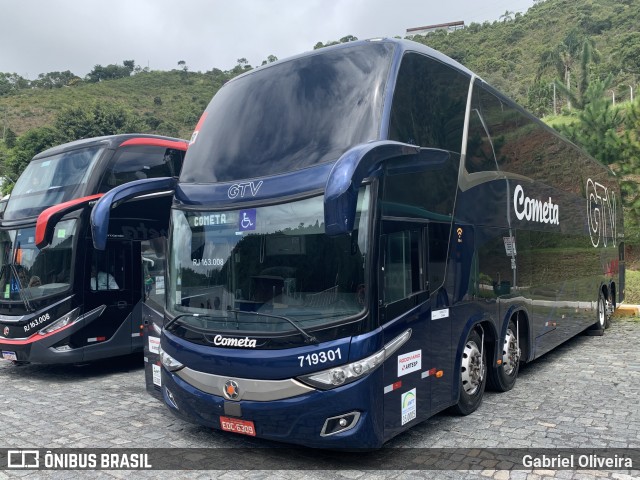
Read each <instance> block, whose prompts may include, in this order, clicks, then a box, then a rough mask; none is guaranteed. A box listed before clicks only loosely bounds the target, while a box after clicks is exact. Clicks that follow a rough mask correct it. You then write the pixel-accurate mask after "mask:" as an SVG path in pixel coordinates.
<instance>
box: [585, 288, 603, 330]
mask: <svg viewBox="0 0 640 480" xmlns="http://www.w3.org/2000/svg"><path fill="white" fill-rule="evenodd" d="M608 321H609V320H608V318H607V303H606V301H605V299H604V295H603V293H602V291H600V292H599V293H598V304H597V305H596V323H594V324H593V325H592V326H591V327H589V328H588V329H587V330H586V331H585V333H586V334H587V335H589V336H592V337H599V336H601V335H604V329H605V328H607V322H608Z"/></svg>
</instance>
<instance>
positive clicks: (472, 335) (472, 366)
mask: <svg viewBox="0 0 640 480" xmlns="http://www.w3.org/2000/svg"><path fill="white" fill-rule="evenodd" d="M486 373H487V361H486V352H485V349H484V348H483V345H482V339H481V338H480V335H479V334H478V332H477V331H476V330H471V331H470V332H469V336H468V337H467V341H466V342H465V344H464V348H463V349H462V357H461V358H460V377H459V382H460V398H459V400H458V403H457V404H456V405H454V406H453V410H454V412H456V413H459V414H460V415H469V414H470V413H473V412H475V411H476V410H477V409H478V407H479V406H480V404H481V403H482V396H483V394H484V389H485V385H486V382H487V375H486Z"/></svg>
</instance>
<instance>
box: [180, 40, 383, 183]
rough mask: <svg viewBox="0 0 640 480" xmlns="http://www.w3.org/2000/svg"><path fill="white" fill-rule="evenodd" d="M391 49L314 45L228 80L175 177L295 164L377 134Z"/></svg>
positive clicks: (217, 176) (189, 179) (239, 173)
mask: <svg viewBox="0 0 640 480" xmlns="http://www.w3.org/2000/svg"><path fill="white" fill-rule="evenodd" d="M393 48H394V46H393V45H391V44H389V43H384V42H369V43H360V44H358V45H355V46H350V47H343V48H337V49H328V50H326V51H322V50H321V51H319V52H317V53H314V54H311V55H306V56H303V57H299V58H294V59H292V60H290V61H285V62H282V63H277V64H274V65H270V66H267V67H265V68H260V69H257V70H256V71H254V72H252V73H251V74H249V75H246V76H244V77H242V78H238V79H237V80H233V81H231V82H229V83H228V84H227V85H225V86H224V87H223V88H222V89H220V91H219V92H218V93H217V94H216V96H215V97H214V98H213V100H212V101H211V103H210V104H209V106H208V107H207V110H206V112H205V115H206V119H205V121H204V123H203V125H202V126H201V130H200V132H199V135H198V136H197V139H196V141H195V143H193V144H192V145H191V146H190V147H189V150H188V152H187V157H188V160H187V161H186V162H185V166H184V169H183V171H182V175H181V177H180V181H181V182H185V183H210V182H220V181H233V180H237V179H244V178H254V177H260V176H265V175H273V174H277V173H282V172H288V171H292V170H298V169H301V168H305V167H309V166H312V165H317V164H320V163H324V162H329V161H335V160H337V159H338V158H339V157H340V155H342V154H343V153H344V152H345V151H347V150H348V149H349V148H351V147H354V146H356V145H358V144H361V143H364V142H368V141H371V140H376V139H378V138H379V131H380V123H381V117H382V105H383V101H384V91H385V84H386V81H387V75H388V72H389V66H390V64H391V59H392V55H393Z"/></svg>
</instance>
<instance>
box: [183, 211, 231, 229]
mask: <svg viewBox="0 0 640 480" xmlns="http://www.w3.org/2000/svg"><path fill="white" fill-rule="evenodd" d="M227 220H228V218H227V215H226V214H224V213H212V214H210V215H200V216H197V217H191V218H190V221H191V226H192V227H208V226H209V225H226V224H227V223H229V222H228V221H227Z"/></svg>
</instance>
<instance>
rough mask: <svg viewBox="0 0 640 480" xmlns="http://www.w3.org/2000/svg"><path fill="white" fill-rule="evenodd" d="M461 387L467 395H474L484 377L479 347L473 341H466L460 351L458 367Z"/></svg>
mask: <svg viewBox="0 0 640 480" xmlns="http://www.w3.org/2000/svg"><path fill="white" fill-rule="evenodd" d="M460 373H461V378H462V388H464V391H465V392H467V394H468V395H474V394H475V393H476V392H477V391H478V389H479V388H480V385H482V379H483V377H484V365H483V364H482V355H481V353H480V349H479V348H478V346H477V345H476V343H475V342H473V341H467V344H466V345H465V346H464V351H463V352H462V364H461V367H460Z"/></svg>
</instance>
